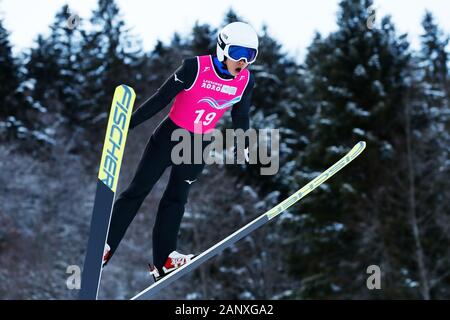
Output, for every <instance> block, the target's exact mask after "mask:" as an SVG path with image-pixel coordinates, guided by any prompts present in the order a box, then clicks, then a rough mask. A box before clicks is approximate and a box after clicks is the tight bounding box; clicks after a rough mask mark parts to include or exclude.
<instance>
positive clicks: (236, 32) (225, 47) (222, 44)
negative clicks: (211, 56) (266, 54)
mask: <svg viewBox="0 0 450 320" xmlns="http://www.w3.org/2000/svg"><path fill="white" fill-rule="evenodd" d="M258 44H259V42H258V35H257V34H256V31H255V29H253V28H252V26H250V25H249V24H248V23H244V22H233V23H230V24H228V25H226V26H225V27H224V28H223V29H222V30H221V31H220V32H219V35H218V37H217V58H218V59H219V61H224V60H225V57H227V58H229V59H231V60H234V61H239V60H241V59H245V60H247V62H248V63H253V62H254V61H255V59H256V56H257V55H258ZM230 47H231V50H230ZM243 49H244V50H243ZM245 49H249V50H245Z"/></svg>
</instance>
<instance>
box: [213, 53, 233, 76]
mask: <svg viewBox="0 0 450 320" xmlns="http://www.w3.org/2000/svg"><path fill="white" fill-rule="evenodd" d="M225 59H226V57H225ZM213 60H214V64H215V66H216V67H217V69H219V71H220V72H221V73H223V74H226V75H227V76H233V75H232V74H231V73H230V72H229V71H228V69H227V65H226V64H225V60H224V61H219V59H218V58H217V56H214V59H213Z"/></svg>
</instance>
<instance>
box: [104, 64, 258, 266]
mask: <svg viewBox="0 0 450 320" xmlns="http://www.w3.org/2000/svg"><path fill="white" fill-rule="evenodd" d="M213 59H214V60H213ZM216 61H217V60H216V58H215V57H214V58H213V57H212V56H200V57H196V58H195V59H186V60H185V61H184V63H183V66H182V67H180V68H179V69H178V70H177V71H176V72H175V73H174V74H173V75H172V76H171V77H170V78H169V79H168V80H167V81H166V82H165V83H164V85H163V86H162V87H161V88H160V89H159V90H158V92H157V93H156V94H155V95H154V96H153V97H151V98H150V99H149V100H147V101H146V102H145V103H144V104H143V105H142V106H141V107H140V108H139V109H138V110H136V111H135V113H134V114H133V116H132V119H131V124H130V128H131V129H133V128H134V127H136V126H137V125H138V124H140V123H142V122H144V121H145V120H147V119H148V118H150V117H151V116H153V115H154V114H155V113H157V112H158V111H159V110H161V109H162V108H164V106H165V105H167V104H168V103H169V102H170V100H171V99H172V98H173V97H175V101H174V104H173V106H172V108H171V110H170V113H169V115H168V116H167V117H166V118H165V119H164V120H163V121H162V122H161V123H160V124H159V125H158V127H157V128H156V129H155V131H154V132H153V134H152V135H151V137H150V139H149V141H148V143H147V146H146V148H145V150H144V152H143V154H142V157H141V160H140V162H139V164H138V167H137V170H136V173H135V175H134V177H133V180H132V181H131V183H130V185H129V186H128V187H127V188H126V189H125V190H124V191H123V192H122V193H121V194H120V195H119V196H118V198H117V200H116V201H115V203H114V207H113V212H112V217H111V223H110V229H109V234H108V240H107V243H108V245H109V246H110V247H111V255H113V254H114V252H115V250H116V249H117V247H118V245H119V243H120V241H121V240H122V238H123V237H124V235H125V232H126V230H127V228H128V226H129V225H130V223H131V221H132V220H133V219H134V217H135V216H136V214H137V212H138V210H139V208H140V207H141V205H142V202H143V201H144V199H145V198H146V196H147V195H148V194H149V193H150V191H151V190H152V188H153V186H154V185H155V183H156V182H157V181H158V180H159V178H160V177H161V175H162V174H163V173H164V171H165V169H166V168H168V167H171V173H170V177H169V182H168V184H167V187H166V189H165V191H164V194H163V196H162V198H161V201H160V203H159V206H158V210H157V214H156V220H155V224H154V226H153V234H152V241H153V263H154V265H155V266H156V267H157V268H158V269H161V267H162V266H163V264H164V262H165V260H166V259H167V256H168V255H169V254H170V253H171V252H172V251H174V250H176V248H177V237H178V232H179V228H180V224H181V220H182V217H183V214H184V208H185V204H186V203H187V199H188V193H189V189H190V187H191V185H192V184H193V183H194V182H195V181H196V180H197V178H198V176H199V175H200V173H201V172H202V170H203V168H204V165H205V164H204V163H200V164H194V162H193V161H191V163H189V164H184V163H182V164H174V163H172V160H171V151H172V148H173V147H174V146H175V145H177V144H178V143H179V141H172V140H171V135H172V132H173V131H174V130H176V129H180V128H182V129H185V130H187V131H188V132H189V135H190V137H191V139H192V140H191V142H192V143H193V140H194V136H195V135H198V134H204V133H207V132H209V131H211V130H212V129H214V127H215V126H216V124H217V122H218V121H219V120H220V118H221V117H222V116H223V115H224V113H225V112H226V110H228V109H230V108H232V111H231V115H232V120H233V127H234V128H242V129H243V130H247V129H248V123H249V120H248V112H249V107H250V99H251V90H252V88H253V83H254V80H253V78H252V76H251V74H250V72H249V71H248V70H246V69H244V70H243V71H241V72H240V73H239V74H238V75H237V76H236V77H232V76H227V75H226V74H223V73H220V71H219V70H220V68H218V67H217V66H216V65H215V62H216ZM202 141H203V140H202ZM209 143H211V142H207V141H204V142H202V147H203V149H204V148H205V147H206V146H207V145H208V144H209ZM191 145H193V144H191ZM202 154H203V152H202ZM193 158H194V155H192V160H193Z"/></svg>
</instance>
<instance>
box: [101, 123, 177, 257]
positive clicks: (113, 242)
mask: <svg viewBox="0 0 450 320" xmlns="http://www.w3.org/2000/svg"><path fill="white" fill-rule="evenodd" d="M172 129H173V128H171V125H170V124H168V123H167V122H166V121H164V122H163V123H162V124H161V125H160V126H159V127H158V128H157V129H156V130H155V132H154V133H153V135H152V136H151V138H150V140H149V142H148V144H147V146H146V148H145V150H144V153H143V155H142V157H141V160H140V162H139V165H138V167H137V170H136V173H135V175H134V178H133V180H132V181H131V183H130V185H129V186H128V188H127V189H125V190H124V191H123V192H122V193H121V194H120V195H119V197H118V198H117V200H116V202H115V203H114V208H113V212H112V216H111V223H110V228H109V234H108V240H107V243H108V245H109V246H110V247H111V252H110V256H112V254H114V252H115V250H116V249H117V247H118V245H119V243H120V241H121V240H122V238H123V237H124V235H125V232H126V230H127V229H128V226H129V225H130V223H131V221H132V220H133V219H134V217H135V216H136V213H137V212H138V210H139V208H140V207H141V205H142V202H143V201H144V199H145V197H146V196H147V195H148V194H149V193H150V191H151V190H152V188H153V186H154V185H155V183H156V182H157V181H158V180H159V178H160V177H161V175H162V174H163V173H164V170H165V169H166V168H167V167H168V166H170V164H171V161H170V153H171V150H172V149H171V142H170V134H171V130H172Z"/></svg>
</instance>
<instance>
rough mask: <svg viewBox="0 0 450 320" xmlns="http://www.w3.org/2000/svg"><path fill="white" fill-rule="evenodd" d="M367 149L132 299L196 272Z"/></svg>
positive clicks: (359, 148)
mask: <svg viewBox="0 0 450 320" xmlns="http://www.w3.org/2000/svg"><path fill="white" fill-rule="evenodd" d="M365 147H366V143H365V142H364V141H360V142H358V143H357V144H356V145H355V146H354V147H353V148H352V149H351V150H350V151H349V152H348V153H347V154H346V155H345V156H344V157H343V158H341V159H340V160H339V161H338V162H336V163H335V164H334V165H333V166H331V167H330V168H328V169H327V170H326V171H325V172H323V173H321V174H320V175H319V176H317V177H316V178H315V179H314V180H312V181H310V182H309V183H308V184H307V185H305V186H304V187H303V188H301V189H300V190H298V191H297V192H295V193H294V194H292V195H291V196H290V197H288V198H287V199H285V200H284V201H282V202H281V203H279V204H278V205H276V206H275V207H273V208H272V209H270V210H269V211H267V212H265V213H263V214H262V215H260V216H259V217H257V218H256V219H254V220H253V221H251V222H249V223H248V224H247V225H245V226H244V227H242V228H241V229H239V230H237V231H236V232H234V233H233V234H231V235H229V236H228V237H226V238H225V239H223V240H222V241H220V242H219V243H217V244H215V245H214V246H212V247H211V248H209V249H207V250H206V251H204V252H203V253H201V254H200V255H198V256H196V257H195V258H194V259H193V260H192V261H191V262H190V263H188V264H186V265H184V266H182V267H181V268H179V269H177V270H175V271H173V272H172V273H170V274H169V275H167V276H166V277H164V278H163V279H161V280H160V281H158V282H155V283H153V284H152V285H151V286H149V287H148V288H147V289H145V290H143V291H141V292H140V293H138V294H137V295H136V296H134V297H133V298H131V300H142V299H148V298H150V297H152V296H153V295H155V294H156V293H158V292H159V291H160V290H161V289H163V288H165V287H166V286H168V285H169V284H171V283H172V282H174V281H175V280H177V279H179V278H180V277H182V276H183V275H185V274H186V273H188V272H190V271H192V270H194V269H195V268H197V267H198V266H200V265H201V264H202V263H204V262H205V261H207V260H208V259H210V258H212V257H214V256H216V255H217V254H219V253H220V252H222V251H223V250H224V249H226V248H228V247H230V246H231V245H233V244H234V243H235V242H237V241H239V240H240V239H242V238H243V237H245V236H246V235H248V234H250V233H251V232H253V231H254V230H255V229H257V228H259V227H260V226H262V225H263V224H265V223H267V222H268V221H270V220H271V219H273V218H275V217H276V216H278V215H279V214H280V213H282V212H283V211H285V210H286V209H287V208H289V207H290V206H292V205H293V204H294V203H296V202H297V201H299V200H300V199H302V198H303V197H305V196H306V195H307V194H309V193H310V192H311V191H313V190H314V189H316V188H317V187H318V186H320V185H321V184H322V183H324V182H325V181H326V180H328V179H329V178H331V177H332V176H333V175H334V174H335V173H336V172H338V171H339V170H341V169H342V168H343V167H345V166H346V165H347V164H349V163H350V162H351V161H352V160H353V159H355V158H356V157H357V156H359V155H360V154H361V152H363V150H364V149H365Z"/></svg>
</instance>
